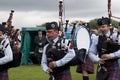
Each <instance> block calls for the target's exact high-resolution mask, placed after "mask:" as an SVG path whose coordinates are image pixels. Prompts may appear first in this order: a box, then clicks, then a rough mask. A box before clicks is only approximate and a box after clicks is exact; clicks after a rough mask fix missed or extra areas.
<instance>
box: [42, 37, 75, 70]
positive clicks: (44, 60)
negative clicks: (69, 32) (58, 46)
mask: <svg viewBox="0 0 120 80" xmlns="http://www.w3.org/2000/svg"><path fill="white" fill-rule="evenodd" d="M57 41H58V37H57V38H56V39H54V44H55V43H56V42H57ZM67 43H68V40H65V47H67ZM47 46H48V44H47V45H46V46H45V47H44V48H43V55H42V61H41V66H42V69H43V70H44V71H45V72H46V71H47V69H48V66H47V58H46V48H47ZM56 54H57V53H56ZM74 56H75V51H74V49H68V53H67V54H66V55H65V56H64V57H63V58H62V59H60V60H57V61H56V64H57V67H60V66H63V65H65V64H66V63H68V62H69V61H70V60H72V58H73V57H74Z"/></svg>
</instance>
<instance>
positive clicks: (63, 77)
mask: <svg viewBox="0 0 120 80" xmlns="http://www.w3.org/2000/svg"><path fill="white" fill-rule="evenodd" d="M54 78H55V80H72V77H71V73H70V68H69V69H66V70H64V71H62V72H60V73H58V74H56V75H54Z"/></svg>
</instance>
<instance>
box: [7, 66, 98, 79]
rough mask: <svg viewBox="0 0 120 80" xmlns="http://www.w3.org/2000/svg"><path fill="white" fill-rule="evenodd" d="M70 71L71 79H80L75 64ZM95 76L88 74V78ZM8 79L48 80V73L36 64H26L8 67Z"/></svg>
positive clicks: (80, 76)
mask: <svg viewBox="0 0 120 80" xmlns="http://www.w3.org/2000/svg"><path fill="white" fill-rule="evenodd" d="M94 72H96V65H95V70H94ZM71 73H72V78H73V80H82V75H81V74H79V73H76V66H74V67H71ZM95 76H96V74H90V75H89V77H90V80H95ZM9 80H48V75H47V74H46V73H44V72H43V71H42V69H41V67H40V66H38V65H26V66H20V67H16V68H11V69H9Z"/></svg>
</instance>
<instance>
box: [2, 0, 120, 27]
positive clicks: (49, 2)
mask: <svg viewBox="0 0 120 80" xmlns="http://www.w3.org/2000/svg"><path fill="white" fill-rule="evenodd" d="M63 1H64V6H65V19H67V20H69V21H74V20H83V21H89V20H91V19H94V18H99V17H102V16H108V13H107V4H108V3H107V1H108V0H63ZM111 1H112V14H113V15H114V16H117V17H120V5H119V4H120V0H111ZM12 9H14V10H15V13H14V15H13V26H15V27H16V28H21V27H35V26H36V25H40V24H42V23H45V22H50V21H58V20H59V0H0V23H1V22H4V21H7V19H8V17H9V13H10V11H11V10H12ZM118 21H120V20H118Z"/></svg>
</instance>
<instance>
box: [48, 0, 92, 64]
mask: <svg viewBox="0 0 120 80" xmlns="http://www.w3.org/2000/svg"><path fill="white" fill-rule="evenodd" d="M59 9H60V10H59V17H60V21H59V33H60V34H59V40H58V41H60V44H61V45H65V40H66V39H68V40H69V42H68V45H67V46H68V48H71V49H75V52H76V56H75V57H74V58H73V59H72V60H71V61H69V62H68V63H67V64H66V65H67V66H75V65H81V64H83V63H85V60H86V57H87V53H88V49H89V47H90V42H91V41H90V35H89V31H88V29H87V27H88V25H86V24H88V23H86V24H85V23H84V24H81V25H76V23H74V24H73V26H68V22H69V21H68V20H66V23H65V27H63V26H64V22H63V20H62V15H63V13H62V11H63V2H62V0H60V2H59ZM61 39H62V40H63V43H61ZM56 52H57V53H59V52H60V53H63V54H60V55H58V54H56ZM47 54H48V55H49V57H48V58H49V59H50V61H53V60H59V59H61V58H63V57H64V56H65V55H66V54H67V49H66V48H64V47H63V46H61V47H60V48H59V47H57V48H51V49H50V50H49V51H48V53H47ZM55 57H57V59H54V58H55Z"/></svg>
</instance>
